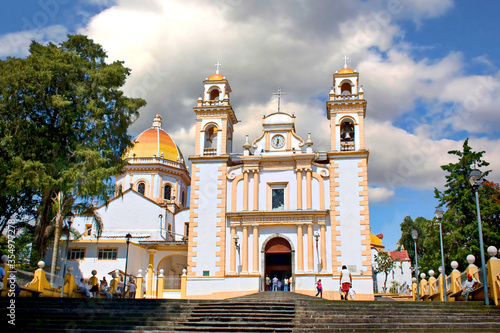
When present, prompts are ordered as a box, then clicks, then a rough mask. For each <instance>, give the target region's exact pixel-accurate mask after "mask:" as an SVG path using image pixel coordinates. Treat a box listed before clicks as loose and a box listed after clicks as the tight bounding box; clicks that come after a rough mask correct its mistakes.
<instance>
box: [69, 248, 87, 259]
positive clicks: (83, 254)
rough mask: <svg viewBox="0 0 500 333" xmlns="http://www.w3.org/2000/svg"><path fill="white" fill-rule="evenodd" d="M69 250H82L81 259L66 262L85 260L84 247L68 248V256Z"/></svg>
mask: <svg viewBox="0 0 500 333" xmlns="http://www.w3.org/2000/svg"><path fill="white" fill-rule="evenodd" d="M71 250H83V258H82V259H67V260H68V261H82V260H85V255H86V254H87V248H86V247H70V248H68V256H69V255H70V253H71Z"/></svg>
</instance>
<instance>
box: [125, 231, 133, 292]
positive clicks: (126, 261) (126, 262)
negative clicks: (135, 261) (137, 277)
mask: <svg viewBox="0 0 500 333" xmlns="http://www.w3.org/2000/svg"><path fill="white" fill-rule="evenodd" d="M125 238H127V253H126V255H125V279H124V280H123V298H125V290H126V287H127V265H128V246H129V244H130V238H132V235H131V234H130V233H128V234H126V235H125Z"/></svg>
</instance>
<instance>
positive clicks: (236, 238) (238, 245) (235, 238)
mask: <svg viewBox="0 0 500 333" xmlns="http://www.w3.org/2000/svg"><path fill="white" fill-rule="evenodd" d="M239 239H240V238H239V237H238V235H234V247H235V248H236V251H238V256H239V255H240V244H238V240H239Z"/></svg>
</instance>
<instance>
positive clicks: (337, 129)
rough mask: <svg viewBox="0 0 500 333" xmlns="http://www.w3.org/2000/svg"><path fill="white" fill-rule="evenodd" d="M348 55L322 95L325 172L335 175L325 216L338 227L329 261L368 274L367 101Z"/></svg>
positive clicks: (361, 273) (338, 269)
mask: <svg viewBox="0 0 500 333" xmlns="http://www.w3.org/2000/svg"><path fill="white" fill-rule="evenodd" d="M347 59H348V58H347V57H344V60H345V63H344V68H342V69H341V70H339V71H337V72H335V74H333V87H332V89H331V91H330V96H329V97H330V98H329V100H327V101H326V111H327V112H326V113H327V117H328V119H329V120H330V128H331V129H330V131H331V132H330V136H331V147H330V151H329V152H328V159H329V161H330V175H332V178H334V179H336V183H335V184H334V186H332V187H331V189H332V194H331V195H330V220H331V223H332V229H333V230H337V233H336V234H335V235H332V239H335V240H334V241H333V243H334V244H332V245H333V248H335V249H337V250H336V251H335V253H333V258H332V262H333V266H334V267H335V268H336V271H337V272H339V271H340V267H341V265H346V266H347V267H348V269H349V271H350V272H351V274H353V275H368V276H370V277H371V275H372V266H371V253H370V252H371V250H370V219H369V211H368V178H367V166H368V156H369V152H368V151H367V150H366V149H365V133H364V119H365V114H366V101H365V99H364V93H363V89H362V87H361V86H360V84H359V73H358V72H357V71H355V70H352V69H350V68H348V67H347ZM334 226H335V227H334ZM334 272H335V269H334ZM334 274H335V273H334ZM337 274H339V273H337Z"/></svg>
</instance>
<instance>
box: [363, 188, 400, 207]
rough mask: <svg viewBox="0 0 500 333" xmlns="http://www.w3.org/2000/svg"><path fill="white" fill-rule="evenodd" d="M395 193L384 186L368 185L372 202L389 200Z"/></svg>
mask: <svg viewBox="0 0 500 333" xmlns="http://www.w3.org/2000/svg"><path fill="white" fill-rule="evenodd" d="M394 193H395V192H394V191H392V190H389V189H387V188H384V187H368V197H369V198H370V202H371V203H375V202H383V201H387V200H389V199H390V198H392V197H393V196H394Z"/></svg>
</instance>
